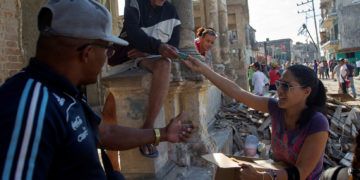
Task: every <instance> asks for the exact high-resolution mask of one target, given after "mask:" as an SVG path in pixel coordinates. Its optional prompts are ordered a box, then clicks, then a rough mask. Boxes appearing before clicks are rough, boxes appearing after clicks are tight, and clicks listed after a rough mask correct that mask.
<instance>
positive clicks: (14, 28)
mask: <svg viewBox="0 0 360 180" xmlns="http://www.w3.org/2000/svg"><path fill="white" fill-rule="evenodd" d="M5 32H7V33H9V34H17V26H16V25H8V26H6V27H5Z"/></svg>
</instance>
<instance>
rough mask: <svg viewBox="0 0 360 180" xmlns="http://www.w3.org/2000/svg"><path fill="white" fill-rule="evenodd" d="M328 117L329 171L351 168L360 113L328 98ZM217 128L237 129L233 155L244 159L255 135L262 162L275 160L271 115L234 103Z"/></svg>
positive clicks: (219, 116) (224, 111)
mask: <svg viewBox="0 0 360 180" xmlns="http://www.w3.org/2000/svg"><path fill="white" fill-rule="evenodd" d="M326 115H327V118H328V120H329V124H330V137H329V140H328V143H327V147H326V152H325V158H324V165H325V168H327V167H331V166H336V165H339V164H341V165H345V166H350V165H351V161H352V158H353V153H352V152H353V142H354V139H355V137H356V136H357V129H360V110H359V109H358V108H356V107H351V106H349V105H346V104H344V103H342V102H340V101H338V100H336V99H334V98H332V97H328V101H327V113H326ZM214 127H215V128H217V129H222V128H232V129H233V155H235V156H243V155H244V152H243V149H244V141H245V138H246V136H247V135H250V134H252V135H255V136H257V137H258V138H259V140H260V142H261V146H260V148H258V152H259V155H260V158H265V159H268V158H269V157H271V155H269V154H271V152H270V147H271V145H270V143H271V142H270V138H271V133H270V132H271V119H270V116H269V114H268V113H262V112H259V111H256V110H254V109H252V108H248V107H246V106H245V105H243V104H240V103H232V104H229V105H227V106H225V107H223V108H222V109H221V111H220V112H219V113H218V114H217V115H216V121H215V122H214Z"/></svg>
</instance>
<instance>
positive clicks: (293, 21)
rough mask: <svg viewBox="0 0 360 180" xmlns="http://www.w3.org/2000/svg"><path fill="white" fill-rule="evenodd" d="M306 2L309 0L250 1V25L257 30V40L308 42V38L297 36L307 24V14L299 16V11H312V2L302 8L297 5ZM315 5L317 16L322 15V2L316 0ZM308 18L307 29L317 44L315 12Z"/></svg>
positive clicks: (318, 17) (310, 13) (319, 17)
mask: <svg viewBox="0 0 360 180" xmlns="http://www.w3.org/2000/svg"><path fill="white" fill-rule="evenodd" d="M306 1H308V0H303V1H301V0H248V2H249V11H250V25H251V26H252V27H253V28H254V29H255V30H256V40H257V41H265V40H266V38H269V39H270V40H276V39H283V38H291V39H292V40H293V41H294V43H295V42H297V41H299V42H306V39H307V37H305V36H304V35H300V36H298V35H297V34H298V30H299V29H300V27H301V25H302V24H304V23H306V18H305V17H306V13H301V14H298V11H300V12H301V11H303V10H304V11H307V10H308V9H312V4H311V2H310V3H308V4H306V5H302V6H297V4H301V2H306ZM314 5H315V12H316V14H317V15H320V14H321V13H320V9H319V6H320V0H314ZM308 16H309V17H310V18H309V19H307V27H308V28H309V31H310V33H311V36H312V37H313V38H314V41H315V42H316V35H315V26H314V18H313V12H309V13H308ZM319 19H321V16H317V25H318V28H319ZM319 38H320V37H319ZM308 40H309V41H310V38H309V39H308ZM319 41H320V40H319Z"/></svg>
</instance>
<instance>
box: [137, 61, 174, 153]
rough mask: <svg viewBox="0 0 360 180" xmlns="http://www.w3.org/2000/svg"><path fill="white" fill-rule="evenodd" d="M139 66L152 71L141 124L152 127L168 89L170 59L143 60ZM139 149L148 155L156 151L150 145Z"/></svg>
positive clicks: (144, 126) (146, 127)
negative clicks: (144, 114) (147, 98)
mask: <svg viewBox="0 0 360 180" xmlns="http://www.w3.org/2000/svg"><path fill="white" fill-rule="evenodd" d="M140 66H141V67H144V68H146V69H148V70H150V71H151V72H152V80H151V87H150V94H149V103H148V108H147V115H146V119H145V122H144V124H143V128H144V129H148V128H149V129H151V128H153V127H154V122H155V119H156V117H157V116H158V114H159V112H160V109H161V107H162V105H163V102H164V100H165V97H166V96H167V94H168V91H169V81H170V73H171V61H170V60H168V59H164V58H161V59H157V60H143V61H141V62H140ZM140 151H141V152H142V153H143V154H146V155H150V157H156V156H155V155H154V154H155V153H156V152H157V151H156V147H154V146H152V145H144V146H141V147H140ZM151 155H154V156H151Z"/></svg>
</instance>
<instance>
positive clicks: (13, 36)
mask: <svg viewBox="0 0 360 180" xmlns="http://www.w3.org/2000/svg"><path fill="white" fill-rule="evenodd" d="M4 40H8V41H17V40H18V35H17V34H8V33H5V37H4Z"/></svg>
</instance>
